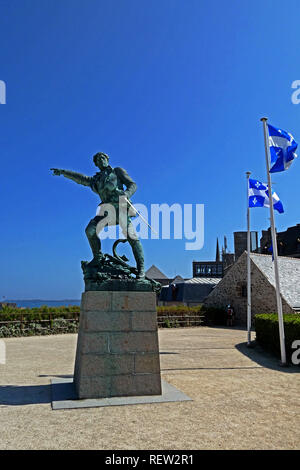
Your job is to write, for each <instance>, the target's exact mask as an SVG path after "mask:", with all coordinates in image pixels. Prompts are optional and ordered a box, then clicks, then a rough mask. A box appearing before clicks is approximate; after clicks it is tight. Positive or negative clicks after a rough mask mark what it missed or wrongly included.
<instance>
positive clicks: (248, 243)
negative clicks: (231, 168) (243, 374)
mask: <svg viewBox="0 0 300 470" xmlns="http://www.w3.org/2000/svg"><path fill="white" fill-rule="evenodd" d="M246 175H247V332H248V335H247V346H250V345H251V265H250V250H251V240H250V207H249V177H250V175H251V172H250V171H247V172H246Z"/></svg>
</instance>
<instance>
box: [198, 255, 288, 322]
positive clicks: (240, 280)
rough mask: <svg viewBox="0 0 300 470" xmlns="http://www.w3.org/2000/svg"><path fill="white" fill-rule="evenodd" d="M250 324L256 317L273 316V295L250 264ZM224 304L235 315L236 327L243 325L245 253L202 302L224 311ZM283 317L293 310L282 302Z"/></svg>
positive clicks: (258, 270)
mask: <svg viewBox="0 0 300 470" xmlns="http://www.w3.org/2000/svg"><path fill="white" fill-rule="evenodd" d="M251 292H252V295H251V298H252V299H251V300H252V308H251V311H252V321H253V318H254V316H255V315H256V314H259V313H275V312H277V303H276V292H275V288H274V287H273V285H272V284H270V283H269V281H268V280H267V278H266V277H265V276H264V274H263V273H262V272H261V271H260V269H259V268H258V267H257V265H256V264H255V263H254V262H253V261H252V260H251ZM228 304H231V305H232V306H233V309H234V311H235V319H236V324H238V325H246V324H247V253H246V252H244V253H243V254H242V255H241V256H240V258H239V259H238V261H237V262H236V263H235V265H234V266H233V267H232V268H231V269H230V270H229V271H228V273H227V274H226V275H225V276H224V278H223V279H222V280H221V281H220V282H219V284H217V286H216V287H215V288H214V290H213V291H212V292H211V293H210V294H209V296H208V297H207V298H206V299H205V301H204V305H205V306H208V307H217V308H226V306H227V305H228ZM282 308H283V313H293V312H294V311H293V309H292V308H291V307H290V306H289V304H288V303H287V302H286V301H285V300H284V299H282Z"/></svg>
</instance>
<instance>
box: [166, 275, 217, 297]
mask: <svg viewBox="0 0 300 470" xmlns="http://www.w3.org/2000/svg"><path fill="white" fill-rule="evenodd" d="M220 281H221V278H219V277H216V278H212V277H194V278H192V279H187V280H186V281H184V280H182V282H178V283H177V284H176V288H177V294H176V299H173V297H172V289H171V287H170V286H165V287H163V288H162V290H161V294H160V298H159V300H163V301H171V300H176V301H179V302H195V303H197V302H198V303H202V302H203V300H204V299H205V298H206V297H207V296H208V294H210V292H211V291H212V290H213V288H214V287H215V286H216V285H217V284H218V282H220Z"/></svg>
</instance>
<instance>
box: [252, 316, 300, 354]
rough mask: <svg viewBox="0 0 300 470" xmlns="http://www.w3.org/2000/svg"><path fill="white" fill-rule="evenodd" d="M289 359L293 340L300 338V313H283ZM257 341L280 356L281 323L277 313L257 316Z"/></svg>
mask: <svg viewBox="0 0 300 470" xmlns="http://www.w3.org/2000/svg"><path fill="white" fill-rule="evenodd" d="M283 323H284V332H285V346H286V355H287V360H290V358H291V355H292V353H293V351H294V350H293V349H292V343H293V341H295V340H296V339H297V340H300V314H298V313H291V314H287V315H283ZM255 331H256V341H257V342H258V343H259V344H260V345H261V346H262V347H263V348H264V349H266V350H267V351H269V352H271V353H273V354H275V355H276V356H278V357H280V340H279V325H278V316H277V314H261V315H256V316H255Z"/></svg>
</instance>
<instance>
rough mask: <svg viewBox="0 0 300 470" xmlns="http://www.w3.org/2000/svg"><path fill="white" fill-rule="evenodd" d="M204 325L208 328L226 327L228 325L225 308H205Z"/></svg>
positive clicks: (203, 312) (203, 310)
mask: <svg viewBox="0 0 300 470" xmlns="http://www.w3.org/2000/svg"><path fill="white" fill-rule="evenodd" d="M202 314H203V315H204V324H205V325H207V326H214V325H215V326H224V325H227V314H226V310H225V309H223V308H215V307H203V308H202Z"/></svg>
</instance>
